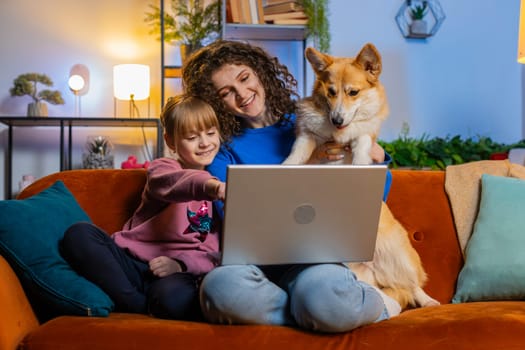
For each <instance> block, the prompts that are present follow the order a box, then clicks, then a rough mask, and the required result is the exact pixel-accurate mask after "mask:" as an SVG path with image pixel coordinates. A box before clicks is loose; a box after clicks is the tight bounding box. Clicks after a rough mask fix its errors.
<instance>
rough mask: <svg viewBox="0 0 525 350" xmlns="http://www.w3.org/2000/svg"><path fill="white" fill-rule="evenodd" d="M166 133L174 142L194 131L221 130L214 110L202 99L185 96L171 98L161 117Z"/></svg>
mask: <svg viewBox="0 0 525 350" xmlns="http://www.w3.org/2000/svg"><path fill="white" fill-rule="evenodd" d="M160 120H161V122H162V126H163V127H164V132H165V133H166V135H168V137H169V138H171V139H172V140H177V139H178V138H180V137H184V136H185V135H187V134H188V133H190V132H192V131H202V130H208V129H211V128H212V127H216V128H217V130H220V128H219V121H218V119H217V115H216V114H215V111H214V110H213V108H212V107H211V106H210V105H209V104H208V103H206V102H204V101H203V100H201V99H200V98H197V97H194V96H188V95H185V94H180V95H176V96H174V97H170V98H169V99H168V102H166V105H165V106H164V108H163V109H162V113H161V115H160Z"/></svg>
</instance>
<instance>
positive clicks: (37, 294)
mask: <svg viewBox="0 0 525 350" xmlns="http://www.w3.org/2000/svg"><path fill="white" fill-rule="evenodd" d="M78 221H90V218H89V217H88V216H87V214H86V213H85V212H84V211H83V210H82V208H81V207H80V206H79V205H78V203H77V202H76V200H75V198H74V197H73V195H72V194H71V192H70V191H69V190H68V189H67V188H66V187H65V185H64V183H63V182H61V181H57V182H55V183H54V184H53V185H52V186H50V187H49V188H47V189H45V190H43V191H42V192H40V193H38V194H36V195H34V196H32V197H30V198H27V199H24V200H4V201H0V254H2V255H3V256H4V257H5V258H6V260H7V261H8V262H9V264H10V265H11V266H12V268H13V269H14V270H15V272H16V273H17V275H18V277H19V279H20V281H21V282H22V285H23V287H24V290H25V292H26V293H27V295H28V299H29V300H30V302H31V304H32V306H33V308H34V309H35V313H36V314H37V316H38V318H39V319H40V320H41V321H43V320H47V319H49V318H52V317H55V316H58V315H64V314H68V315H86V316H107V315H108V314H109V312H110V311H111V310H112V309H113V302H112V301H111V299H110V298H109V297H108V296H107V295H106V294H105V293H104V292H103V291H102V290H101V289H100V288H98V287H97V286H96V285H94V284H92V283H91V282H89V281H88V280H86V279H84V278H83V277H81V276H79V275H78V274H77V273H76V272H75V271H73V270H72V269H71V268H70V267H69V265H68V264H67V262H66V261H65V260H64V259H63V258H62V257H61V255H60V253H59V249H58V242H59V240H60V239H62V237H63V234H64V231H65V230H66V229H67V228H68V227H69V226H70V225H71V224H73V223H75V222H78Z"/></svg>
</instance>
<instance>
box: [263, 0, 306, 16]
mask: <svg viewBox="0 0 525 350" xmlns="http://www.w3.org/2000/svg"><path fill="white" fill-rule="evenodd" d="M302 10H303V7H302V6H301V4H300V3H298V2H297V1H287V2H283V3H281V4H275V5H266V6H265V7H263V11H264V14H265V15H272V14H276V13H283V12H293V11H302Z"/></svg>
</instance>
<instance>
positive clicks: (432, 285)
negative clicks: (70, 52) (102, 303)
mask: <svg viewBox="0 0 525 350" xmlns="http://www.w3.org/2000/svg"><path fill="white" fill-rule="evenodd" d="M392 174H393V183H392V190H391V193H390V196H389V199H388V202H387V203H388V205H389V207H390V208H391V210H392V212H393V214H394V215H395V216H396V217H397V218H398V220H399V221H400V222H401V223H402V224H403V225H404V226H405V227H406V228H407V230H408V232H409V235H410V239H411V241H412V244H413V245H414V247H415V248H416V250H417V251H418V253H419V254H420V256H421V259H422V261H423V265H424V267H425V269H426V271H427V273H428V276H429V280H428V283H427V285H426V286H425V290H426V291H427V292H428V293H429V294H430V295H431V296H432V297H434V298H436V299H437V300H439V301H440V302H441V303H442V304H443V305H440V306H437V307H430V308H418V309H412V310H406V311H404V312H403V313H401V315H400V316H398V317H394V318H392V319H390V320H387V321H383V322H379V323H376V324H372V325H368V326H365V327H362V328H359V329H356V330H354V331H352V332H347V333H342V334H316V333H310V332H305V331H302V330H298V329H294V328H290V327H275V326H219V325H211V324H207V323H196V322H183V321H170V320H160V319H155V318H152V317H148V316H145V315H136V314H121V313H113V314H111V315H110V316H109V317H107V318H95V317H76V316H62V317H58V318H55V319H53V320H51V321H48V322H46V323H45V324H42V325H38V324H37V321H36V318H35V317H34V314H33V312H32V310H31V308H30V306H29V303H28V302H27V300H26V299H25V295H24V293H23V291H22V289H21V287H20V284H19V282H18V280H17V279H16V276H14V274H13V272H12V270H11V269H10V268H9V266H8V265H7V263H5V261H4V260H3V259H1V257H0V281H2V284H1V286H0V310H2V312H1V314H0V319H1V321H0V327H1V329H0V350H8V349H9V350H12V349H14V347H15V344H19V346H20V347H21V348H23V349H26V350H32V349H35V350H36V349H39V350H45V349H49V350H57V349H68V350H69V349H78V350H80V349H86V350H88V349H89V350H92V349H97V350H104V349H107V350H118V349H129V348H133V349H148V348H152V349H170V350H172V349H182V348H188V347H189V348H192V349H210V348H213V349H228V350H235V349H239V350H240V349H242V350H245V349H254V350H258V349H261V350H262V349H272V350H280V349H283V350H294V349H298V350H299V349H300V350H303V349H336V350H339V349H341V350H343V349H345V350H350V349H351V350H358V349H367V350H370V349H377V350H385V349H403V350H411V349H414V350H416V349H417V350H420V349H428V350H438V349H439V350H441V349H444V348H447V347H450V348H453V349H464V350H467V349H468V350H470V349H481V350H483V349H487V350H488V349H522V348H523V344H525V303H523V302H519V301H506V302H483V303H467V304H458V305H454V304H449V302H450V300H451V298H452V296H453V294H454V290H455V284H456V279H457V276H458V273H459V270H460V269H461V267H462V264H463V261H462V257H461V252H460V248H459V243H458V240H457V237H456V232H455V228H454V223H453V219H452V213H451V210H450V206H449V203H448V198H447V196H446V193H445V190H444V180H445V173H444V172H442V171H414V170H394V171H392ZM145 178H146V177H145V171H144V170H73V171H67V172H62V173H57V174H53V175H49V176H47V177H45V178H42V179H40V180H38V181H37V182H35V183H34V184H32V185H31V186H30V187H28V188H27V189H26V190H24V191H23V193H21V194H20V198H26V197H28V196H30V195H32V194H34V193H37V192H39V191H41V190H42V189H44V188H46V187H48V186H49V185H51V184H52V183H53V182H54V181H56V180H57V179H61V180H63V181H64V183H65V184H66V186H67V187H68V188H69V189H70V190H71V192H72V193H73V194H74V195H75V197H76V198H77V200H78V202H79V204H80V205H81V206H82V207H83V208H84V210H86V212H87V213H88V215H89V216H90V217H91V219H92V220H93V221H94V222H95V224H97V225H99V226H101V227H102V228H103V229H105V230H106V231H107V232H109V233H112V232H115V231H116V230H119V229H120V228H121V227H122V225H123V223H124V222H125V221H126V220H127V218H128V217H129V216H130V215H131V213H132V212H133V210H134V209H135V208H136V207H137V205H138V204H139V202H140V196H141V191H142V188H143V186H144V183H145ZM254 302H257V301H256V300H254Z"/></svg>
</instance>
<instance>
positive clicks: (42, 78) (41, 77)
mask: <svg viewBox="0 0 525 350" xmlns="http://www.w3.org/2000/svg"><path fill="white" fill-rule="evenodd" d="M37 84H43V85H45V86H53V82H52V81H51V79H50V78H49V77H48V76H47V75H45V74H38V73H27V74H21V75H19V76H18V77H17V78H16V79H15V80H14V81H13V87H12V88H11V89H9V93H10V94H11V96H24V95H28V96H30V97H31V98H32V99H33V102H32V103H30V104H29V105H28V106H27V116H28V117H34V116H36V117H47V105H46V104H45V103H44V101H46V102H49V103H51V104H54V105H62V104H64V99H63V98H62V95H61V94H60V91H58V90H47V89H46V90H41V91H38V87H37Z"/></svg>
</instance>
